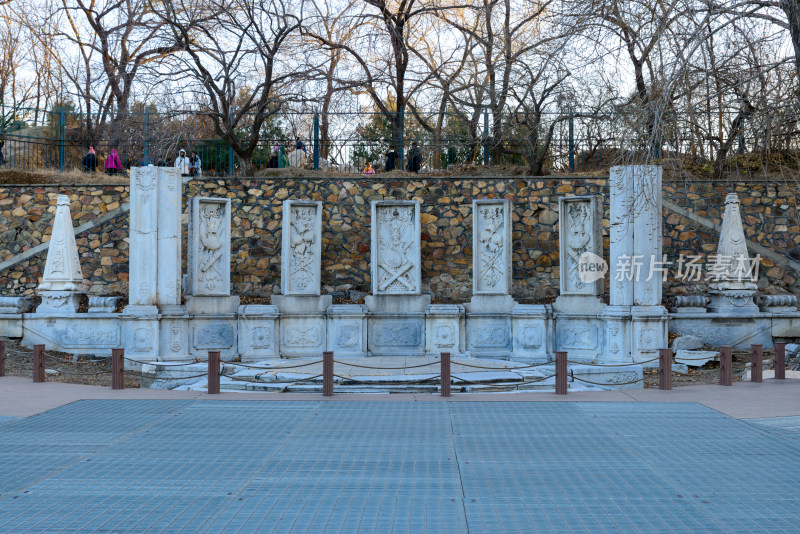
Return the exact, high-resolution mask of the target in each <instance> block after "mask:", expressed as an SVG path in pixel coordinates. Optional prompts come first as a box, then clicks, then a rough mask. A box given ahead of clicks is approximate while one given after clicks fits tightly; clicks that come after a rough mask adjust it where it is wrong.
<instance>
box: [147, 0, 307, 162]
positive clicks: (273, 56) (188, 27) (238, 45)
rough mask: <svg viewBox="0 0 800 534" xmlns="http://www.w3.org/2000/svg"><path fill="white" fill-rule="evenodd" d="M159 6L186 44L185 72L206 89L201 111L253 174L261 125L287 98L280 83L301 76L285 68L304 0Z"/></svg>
mask: <svg viewBox="0 0 800 534" xmlns="http://www.w3.org/2000/svg"><path fill="white" fill-rule="evenodd" d="M162 4H163V8H162V9H161V10H160V11H159V16H160V17H161V20H162V21H163V22H164V23H165V24H166V25H168V27H169V29H170V33H171V37H172V39H173V42H174V45H173V46H175V47H176V48H178V49H180V50H182V54H181V56H180V60H181V62H180V67H179V68H178V69H177V74H178V76H181V77H186V78H187V79H188V80H190V83H189V86H187V88H186V89H187V90H191V89H190V88H191V86H192V84H196V87H197V88H199V91H198V93H202V94H198V96H202V97H204V98H203V99H202V100H201V107H200V110H199V113H201V114H202V115H205V116H207V117H209V118H210V119H211V121H212V123H213V125H214V131H215V132H216V133H217V135H219V136H220V137H221V138H222V139H223V140H224V141H225V142H226V143H228V144H229V145H230V146H231V147H232V148H233V151H234V152H235V153H236V155H237V156H238V157H239V163H240V165H241V171H242V173H243V174H244V175H252V174H253V163H252V156H253V153H254V152H255V149H256V147H257V145H258V143H259V139H260V134H261V129H262V126H264V123H265V121H266V120H267V119H268V118H269V117H270V116H271V115H273V114H275V113H276V112H278V111H279V110H280V108H281V104H282V102H283V100H284V98H285V96H282V95H281V94H280V93H279V91H278V89H280V88H282V87H285V86H286V84H288V82H289V81H291V80H292V79H293V78H295V77H296V76H299V75H301V74H302V73H298V72H297V71H295V70H292V69H291V68H289V66H287V65H283V66H282V67H281V68H279V64H280V60H281V54H286V47H287V43H288V41H289V39H290V38H291V37H292V36H294V35H295V34H296V33H298V32H299V27H300V24H301V22H302V20H303V6H304V2H302V1H301V2H299V3H298V2H289V1H288V0H210V1H207V2H204V3H202V4H198V3H196V2H191V3H190V2H188V1H183V0H166V1H164V2H162Z"/></svg>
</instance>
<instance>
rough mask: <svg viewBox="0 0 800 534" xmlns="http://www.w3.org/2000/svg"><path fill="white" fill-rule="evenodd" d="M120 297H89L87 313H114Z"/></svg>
mask: <svg viewBox="0 0 800 534" xmlns="http://www.w3.org/2000/svg"><path fill="white" fill-rule="evenodd" d="M121 298H122V297H89V313H114V310H116V309H117V303H118V302H119V301H120V299H121Z"/></svg>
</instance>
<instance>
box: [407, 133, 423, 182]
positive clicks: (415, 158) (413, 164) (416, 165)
mask: <svg viewBox="0 0 800 534" xmlns="http://www.w3.org/2000/svg"><path fill="white" fill-rule="evenodd" d="M421 168H422V149H421V148H419V146H417V142H416V141H414V142H413V143H411V150H409V151H408V164H407V165H406V169H408V170H409V171H411V172H413V173H416V174H419V170H420V169H421Z"/></svg>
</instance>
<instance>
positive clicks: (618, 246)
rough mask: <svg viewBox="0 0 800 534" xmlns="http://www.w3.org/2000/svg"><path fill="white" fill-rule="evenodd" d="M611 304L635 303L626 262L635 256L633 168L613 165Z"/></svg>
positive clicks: (610, 257)
mask: <svg viewBox="0 0 800 534" xmlns="http://www.w3.org/2000/svg"><path fill="white" fill-rule="evenodd" d="M608 182H609V193H610V195H609V204H610V226H609V232H608V233H609V241H610V246H609V255H608V256H609V257H608V264H609V277H610V279H609V296H610V298H609V304H610V305H612V306H631V305H633V280H632V277H629V274H630V272H629V271H625V268H624V265H625V262H630V261H632V260H631V258H632V256H633V215H632V203H633V167H631V166H618V167H611V172H610V175H609V179H608Z"/></svg>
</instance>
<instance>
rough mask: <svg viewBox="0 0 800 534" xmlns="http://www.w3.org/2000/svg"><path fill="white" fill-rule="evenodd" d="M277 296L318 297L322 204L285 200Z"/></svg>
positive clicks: (309, 201)
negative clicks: (279, 283) (279, 288)
mask: <svg viewBox="0 0 800 534" xmlns="http://www.w3.org/2000/svg"><path fill="white" fill-rule="evenodd" d="M282 233H283V238H282V242H281V293H282V294H283V295H311V296H319V295H320V289H321V287H322V280H321V266H322V246H321V241H322V202H319V201H314V200H285V201H284V202H283V232H282Z"/></svg>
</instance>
